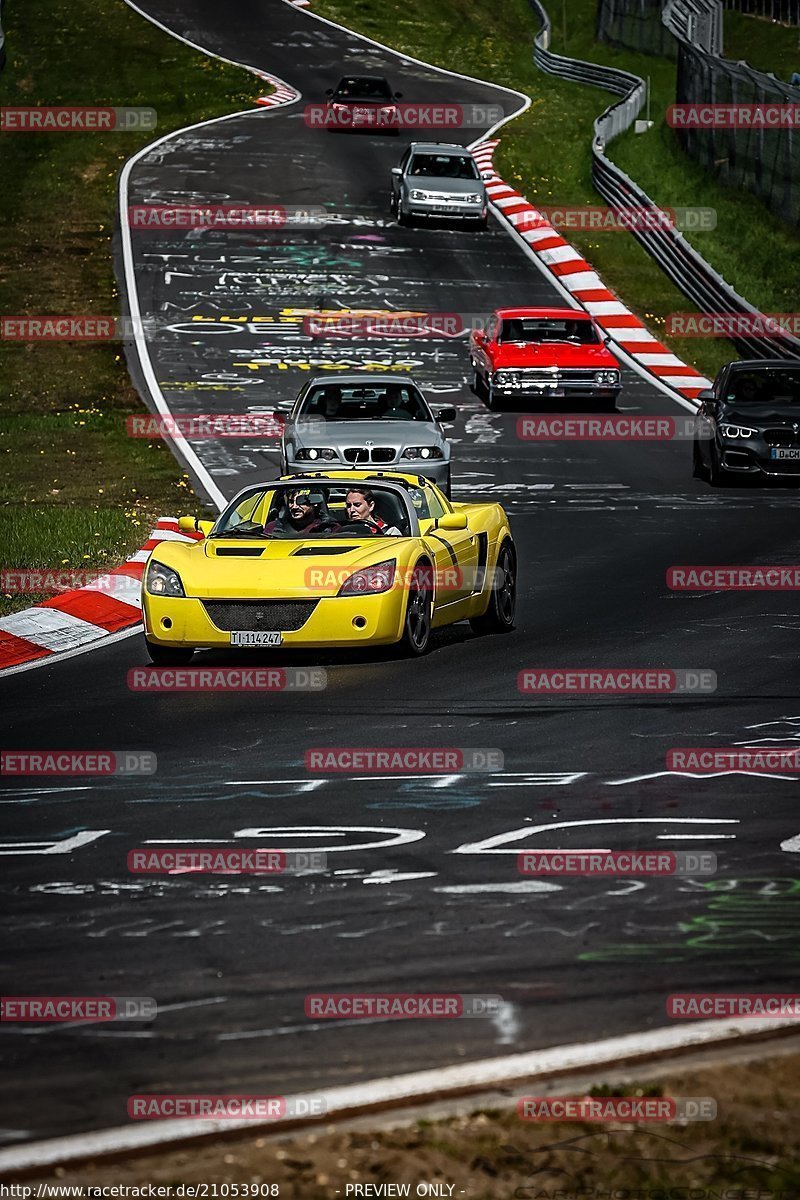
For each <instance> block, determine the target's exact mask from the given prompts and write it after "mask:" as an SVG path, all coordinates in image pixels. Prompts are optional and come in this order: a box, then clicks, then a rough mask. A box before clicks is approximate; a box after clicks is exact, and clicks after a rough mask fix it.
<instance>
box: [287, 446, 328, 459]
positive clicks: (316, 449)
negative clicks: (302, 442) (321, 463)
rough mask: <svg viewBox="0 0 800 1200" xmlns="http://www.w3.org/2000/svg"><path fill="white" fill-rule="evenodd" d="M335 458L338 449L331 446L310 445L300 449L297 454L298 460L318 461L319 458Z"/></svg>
mask: <svg viewBox="0 0 800 1200" xmlns="http://www.w3.org/2000/svg"><path fill="white" fill-rule="evenodd" d="M335 458H336V451H335V450H332V449H331V447H330V446H309V447H308V448H307V449H305V450H298V451H297V453H296V454H295V459H296V460H297V461H298V462H317V461H318V460H319V459H324V460H325V461H326V462H332V461H333V460H334V459H335Z"/></svg>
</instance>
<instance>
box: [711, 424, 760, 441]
mask: <svg viewBox="0 0 800 1200" xmlns="http://www.w3.org/2000/svg"><path fill="white" fill-rule="evenodd" d="M719 431H720V433H721V434H722V436H723V437H726V438H751V437H757V436H758V430H757V429H751V428H750V426H749V425H720V427H719Z"/></svg>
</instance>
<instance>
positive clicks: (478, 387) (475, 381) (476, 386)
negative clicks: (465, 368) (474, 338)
mask: <svg viewBox="0 0 800 1200" xmlns="http://www.w3.org/2000/svg"><path fill="white" fill-rule="evenodd" d="M471 386H472V391H473V392H474V394H475V395H476V396H478V397H481V396H482V395H483V385H482V383H481V377H480V375H479V374H478V368H477V367H476V366H475V364H474V363H473V364H472V385H471Z"/></svg>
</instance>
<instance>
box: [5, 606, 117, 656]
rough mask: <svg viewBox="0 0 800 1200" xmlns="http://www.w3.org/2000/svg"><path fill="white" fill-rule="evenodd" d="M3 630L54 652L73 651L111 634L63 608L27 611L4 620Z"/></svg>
mask: <svg viewBox="0 0 800 1200" xmlns="http://www.w3.org/2000/svg"><path fill="white" fill-rule="evenodd" d="M0 629H3V630H4V631H5V632H6V633H12V634H13V635H14V636H15V637H20V638H25V640H26V641H27V642H33V644H34V645H35V646H41V647H42V648H43V649H45V650H52V651H54V652H55V651H58V650H72V649H74V648H75V646H82V645H83V644H84V643H85V642H93V641H95V640H96V639H97V638H100V637H105V636H106V633H107V632H108V631H107V630H105V629H101V627H100V626H99V625H92V624H90V623H89V621H82V620H81V618H80V617H73V616H72V614H71V613H65V612H62V611H61V609H59V608H26V609H25V611H24V612H20V613H12V614H11V615H10V616H9V617H3V619H2V620H0Z"/></svg>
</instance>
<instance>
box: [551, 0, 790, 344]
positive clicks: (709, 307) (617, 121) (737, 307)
mask: <svg viewBox="0 0 800 1200" xmlns="http://www.w3.org/2000/svg"><path fill="white" fill-rule="evenodd" d="M530 4H531V7H532V8H533V10H534V12H535V13H536V15H537V16H538V18H539V20H540V22H541V29H540V30H539V33H538V34H537V35H536V37H535V38H534V49H533V60H534V62H535V64H536V66H537V67H538V68H539V69H540V70H541V71H544V72H545V73H546V74H548V75H554V76H557V77H558V78H560V79H567V80H571V81H574V82H576V83H587V84H591V85H592V86H593V87H600V88H604V89H605V90H606V91H609V92H612V93H614V94H615V95H619V96H622V99H621V100H618V101H617V102H616V103H615V104H612V105H610V106H609V107H608V108H607V109H606V110H605V111H604V112H603V113H601V114H600V116H599V117H598V118H597V119H596V121H595V122H594V136H593V138H592V182H593V183H594V186H595V188H596V189H597V191H598V192H599V193H600V195H601V196H602V197H603V199H604V200H606V201H607V202H608V203H609V205H610V206H611V207H612V208H616V209H630V208H636V209H641V210H642V212H643V213H652V214H657V213H659V212H660V211H661V210H660V209H659V207H658V205H657V204H656V203H655V202H654V201H653V200H651V199H650V197H649V196H648V195H647V193H646V192H644V191H643V190H642V189H641V188H640V187H639V186H638V185H637V184H636V183H634V181H633V180H632V179H631V178H630V176H629V175H626V174H625V172H624V171H623V170H621V168H620V167H618V166H617V165H616V164H615V163H613V162H612V161H611V160H610V159H609V158H608V157H607V155H606V147H607V145H608V144H609V142H611V141H612V140H613V139H614V138H615V137H617V136H618V135H619V134H620V133H622V132H623V131H624V130H626V129H629V128H630V127H631V125H632V124H633V122H634V121H635V119H636V117H637V116H638V115H639V113H640V112H641V110H642V107H643V105H644V102H645V83H644V80H643V79H640V78H639V76H638V75H633V74H631V73H630V72H628V71H620V70H618V69H617V68H615V67H604V66H602V65H600V64H598V63H587V62H582V61H580V60H579V59H575V58H566V57H564V56H562V55H559V54H553V53H552V52H551V51H550V48H549V47H550V42H551V38H552V27H551V24H550V18H549V16H548V14H547V10H546V9H545V7H544V5H543V4H542V3H541V0H530ZM664 223H665V222H664ZM631 233H632V234H633V236H634V237H635V238H636V239H637V241H638V242H640V243H641V245H642V246H643V247H644V249H645V250H646V251H647V253H648V254H649V255H651V257H652V258H654V259H655V261H656V262H657V263H658V265H659V266H660V267H661V269H662V270H663V271H664V273H665V274H666V275H667V276H669V278H670V279H671V280H672V282H673V283H674V284H676V285H677V287H679V288H680V290H681V291H682V292H683V293H684V295H686V296H688V297H689V299H690V300H692V302H693V303H694V304H696V305H697V307H698V309H700V311H701V312H705V313H739V314H742V315H745V316H751V317H753V318H755V319H758V318H759V317H763V314H761V313H760V312H759V310H758V309H757V308H755V307H754V306H753V305H752V304H750V303H748V301H747V300H745V299H744V297H743V296H740V295H739V293H738V292H736V291H735V290H734V289H733V288H732V287H731V286H730V284H728V283H726V282H725V280H724V279H723V278H722V276H721V275H719V274H717V272H716V271H715V270H714V268H713V267H712V266H711V265H710V263H707V262H706V260H705V259H704V258H703V257H702V255H701V254H699V253H698V252H697V251H696V250H695V248H694V247H693V246H691V245H690V244H689V242H687V241H686V239H685V237H684V236H683V234H682V233H680V232H679V231H678V230H676V229H674V228H671V227H667V228H663V227H662V225H661V223H659V221H658V220H657V218H656V217H655V216H654V217H653V219H651V220H642V221H641V222H636V227H635V228H632V229H631ZM730 340H731V341H733V343H734V344H735V346H736V347H737V349H738V350H739V351H740V352H741V353H743V354H745V355H746V356H748V357H752V358H786V357H787V356H788V357H793V358H800V339H798V338H795V337H735V338H731V339H730Z"/></svg>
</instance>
